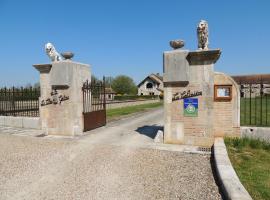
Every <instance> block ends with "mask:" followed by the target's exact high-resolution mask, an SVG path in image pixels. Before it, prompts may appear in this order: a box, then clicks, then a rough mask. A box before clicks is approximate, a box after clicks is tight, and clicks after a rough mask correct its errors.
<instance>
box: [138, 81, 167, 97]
mask: <svg viewBox="0 0 270 200" xmlns="http://www.w3.org/2000/svg"><path fill="white" fill-rule="evenodd" d="M151 86H152V87H151ZM158 88H160V89H162V90H163V85H162V83H160V84H157V83H156V82H154V81H152V80H151V79H150V78H147V79H146V80H145V81H144V82H143V83H142V84H141V85H140V86H139V87H138V95H160V94H161V92H160V91H159V90H158Z"/></svg>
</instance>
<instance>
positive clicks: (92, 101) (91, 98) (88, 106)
mask: <svg viewBox="0 0 270 200" xmlns="http://www.w3.org/2000/svg"><path fill="white" fill-rule="evenodd" d="M103 79H104V78H103ZM82 91H83V112H84V113H88V112H92V111H98V110H106V96H105V82H104V80H103V81H92V82H88V81H86V82H85V83H84V84H83V87H82Z"/></svg>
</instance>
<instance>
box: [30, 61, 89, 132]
mask: <svg viewBox="0 0 270 200" xmlns="http://www.w3.org/2000/svg"><path fill="white" fill-rule="evenodd" d="M34 67H35V68H36V69H37V70H38V71H39V72H40V88H41V97H40V118H41V123H42V129H43V130H45V131H46V133H47V134H48V135H63V136H74V135H80V134H82V132H83V115H82V114H83V99H82V98H83V97H82V86H83V83H84V82H85V81H86V80H89V81H91V72H90V67H89V65H87V64H82V63H77V62H74V61H71V60H64V61H58V62H53V63H52V64H37V65H34Z"/></svg>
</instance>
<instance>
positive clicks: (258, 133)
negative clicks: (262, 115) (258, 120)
mask: <svg viewBox="0 0 270 200" xmlns="http://www.w3.org/2000/svg"><path fill="white" fill-rule="evenodd" d="M240 130H241V137H248V138H251V139H259V140H263V141H265V142H269V143H270V127H247V126H242V127H240Z"/></svg>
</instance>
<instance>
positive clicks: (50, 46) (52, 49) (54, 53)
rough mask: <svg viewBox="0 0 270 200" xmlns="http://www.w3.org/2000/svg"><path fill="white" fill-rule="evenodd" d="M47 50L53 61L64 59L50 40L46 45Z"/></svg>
mask: <svg viewBox="0 0 270 200" xmlns="http://www.w3.org/2000/svg"><path fill="white" fill-rule="evenodd" d="M45 51H46V53H47V55H48V56H49V58H50V59H51V61H52V62H55V61H60V60H62V57H61V56H60V54H59V53H58V52H57V51H56V49H55V47H54V46H53V44H52V43H50V42H49V43H47V44H46V45H45Z"/></svg>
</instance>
